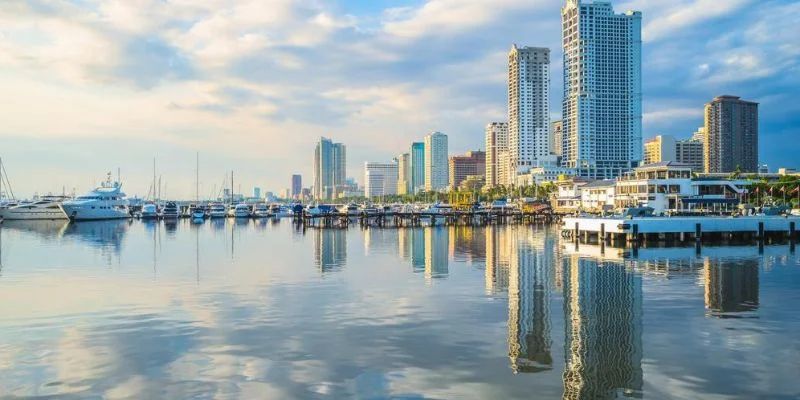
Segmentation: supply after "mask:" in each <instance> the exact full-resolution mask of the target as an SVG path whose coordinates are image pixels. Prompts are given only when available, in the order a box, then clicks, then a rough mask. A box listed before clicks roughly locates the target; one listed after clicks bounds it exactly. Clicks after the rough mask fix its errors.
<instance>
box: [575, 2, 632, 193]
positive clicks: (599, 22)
mask: <svg viewBox="0 0 800 400" xmlns="http://www.w3.org/2000/svg"><path fill="white" fill-rule="evenodd" d="M561 20H562V29H563V31H562V35H563V38H562V39H563V40H562V43H563V47H564V99H563V103H562V118H563V132H564V133H563V140H562V155H561V156H562V165H563V166H564V167H567V168H575V169H576V172H577V173H578V175H580V176H584V177H590V178H599V179H609V178H613V177H616V176H618V175H620V174H621V173H622V172H624V171H627V170H630V169H631V168H634V167H637V166H638V164H639V162H640V161H641V159H642V51H641V49H642V13H641V12H638V11H628V12H626V13H624V14H614V9H613V7H612V6H611V3H610V2H605V1H598V2H585V0H584V1H582V0H567V2H566V5H565V6H564V7H563V8H562V9H561Z"/></svg>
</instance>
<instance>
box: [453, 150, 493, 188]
mask: <svg viewBox="0 0 800 400" xmlns="http://www.w3.org/2000/svg"><path fill="white" fill-rule="evenodd" d="M448 169H449V170H450V178H449V179H448V180H449V181H450V188H452V189H453V190H458V187H459V186H461V183H463V182H464V181H465V180H466V179H467V177H468V176H476V175H483V174H484V173H485V172H486V153H484V152H482V151H468V152H467V154H465V155H463V156H451V157H450V160H449V165H448Z"/></svg>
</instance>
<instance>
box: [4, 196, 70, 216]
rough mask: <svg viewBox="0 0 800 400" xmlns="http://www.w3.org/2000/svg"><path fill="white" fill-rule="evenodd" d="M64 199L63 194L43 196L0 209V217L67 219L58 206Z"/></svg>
mask: <svg viewBox="0 0 800 400" xmlns="http://www.w3.org/2000/svg"><path fill="white" fill-rule="evenodd" d="M64 199H65V197H63V196H44V197H41V198H40V199H39V200H36V201H34V202H31V203H22V204H18V205H15V206H12V207H8V208H4V209H0V217H3V219H5V220H8V221H14V220H56V219H67V214H64V211H63V210H62V209H61V206H60V204H61V203H62V202H63V201H64Z"/></svg>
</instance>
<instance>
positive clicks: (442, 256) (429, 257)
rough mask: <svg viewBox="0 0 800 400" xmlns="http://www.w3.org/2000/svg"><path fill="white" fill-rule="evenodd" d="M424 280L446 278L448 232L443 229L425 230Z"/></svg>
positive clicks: (431, 228)
mask: <svg viewBox="0 0 800 400" xmlns="http://www.w3.org/2000/svg"><path fill="white" fill-rule="evenodd" d="M424 232H425V246H424V248H425V250H424V251H425V279H426V280H430V279H435V278H444V277H447V274H448V273H449V259H448V249H449V246H450V230H449V229H447V228H445V227H428V228H425V231H424Z"/></svg>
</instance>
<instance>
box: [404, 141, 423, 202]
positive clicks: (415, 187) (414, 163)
mask: <svg viewBox="0 0 800 400" xmlns="http://www.w3.org/2000/svg"><path fill="white" fill-rule="evenodd" d="M408 168H409V181H410V187H409V192H410V193H412V194H413V193H417V192H419V191H420V190H424V189H425V143H423V142H414V143H412V144H411V152H410V153H409V164H408Z"/></svg>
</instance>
